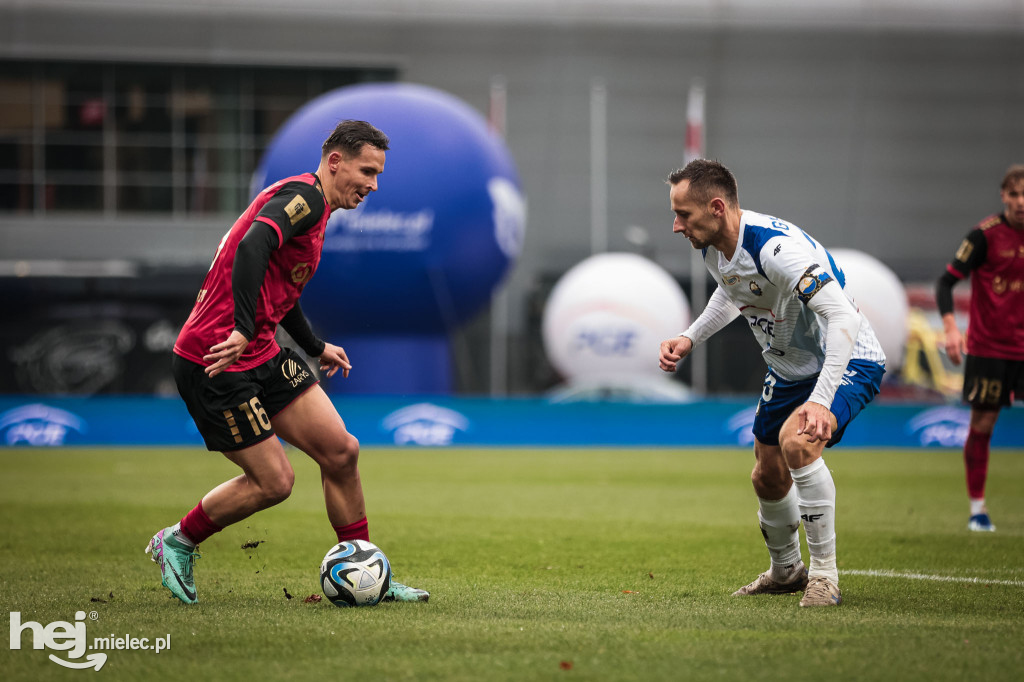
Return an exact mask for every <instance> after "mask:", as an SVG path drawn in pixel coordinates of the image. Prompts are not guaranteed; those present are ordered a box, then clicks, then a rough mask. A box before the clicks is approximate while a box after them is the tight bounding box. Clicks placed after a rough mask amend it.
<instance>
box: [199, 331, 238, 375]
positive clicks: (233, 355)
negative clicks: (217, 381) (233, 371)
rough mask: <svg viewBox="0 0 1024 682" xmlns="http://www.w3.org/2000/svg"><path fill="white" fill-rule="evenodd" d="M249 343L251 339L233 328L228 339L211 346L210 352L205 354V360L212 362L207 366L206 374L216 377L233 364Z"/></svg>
mask: <svg viewBox="0 0 1024 682" xmlns="http://www.w3.org/2000/svg"><path fill="white" fill-rule="evenodd" d="M248 345H249V339H247V338H245V335H244V334H242V332H240V331H238V330H237V329H235V330H233V331H232V332H231V335H230V336H228V338H227V339H225V340H224V341H221V342H220V343H218V344H217V345H216V346H211V347H210V352H209V353H207V354H206V355H204V356H203V362H209V363H211V364H209V365H207V367H206V375H207V376H209V377H215V376H217V375H218V374H220V373H221V372H223V371H224V370H225V369H227V368H228V367H230V366H231V365H233V364H234V362H235V360H237V359H238V358H240V357H242V353H244V352H245V348H246V346H248Z"/></svg>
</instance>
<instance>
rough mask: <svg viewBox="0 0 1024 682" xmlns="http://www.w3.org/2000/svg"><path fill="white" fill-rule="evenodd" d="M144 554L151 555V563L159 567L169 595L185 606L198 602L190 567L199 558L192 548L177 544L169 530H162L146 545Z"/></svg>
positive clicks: (180, 543)
mask: <svg viewBox="0 0 1024 682" xmlns="http://www.w3.org/2000/svg"><path fill="white" fill-rule="evenodd" d="M146 553H147V554H152V559H153V561H154V562H156V563H157V564H158V565H159V566H160V573H161V574H162V576H163V580H162V581H161V582H162V583H163V586H164V587H166V588H167V589H169V590H170V591H171V594H173V595H174V596H175V597H177V598H178V599H180V600H181V601H183V602H185V603H186V604H195V603H196V602H198V601H199V596H198V595H197V594H196V584H195V581H194V580H193V579H192V565H193V564H194V563H195V562H196V559H198V558H199V553H198V552H196V551H195V549H194V548H191V547H189V546H187V545H185V544H184V543H182V542H179V541H178V539H177V538H175V537H174V535H172V534H171V529H170V528H164V529H163V530H162V531H160V532H159V533H157V534H156V535H154V536H153V539H152V540H150V541H149V544H148V545H146Z"/></svg>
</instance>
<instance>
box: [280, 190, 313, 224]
mask: <svg viewBox="0 0 1024 682" xmlns="http://www.w3.org/2000/svg"><path fill="white" fill-rule="evenodd" d="M284 212H285V213H286V214H287V215H288V219H289V220H290V221H291V223H292V225H294V224H295V223H297V222H299V221H300V220H302V219H303V218H305V217H306V216H308V215H309V214H310V213H311V211H310V208H309V204H308V203H307V202H306V200H305V199H303V198H302V197H301V196H297V197H295V198H294V199H292V200H291V201H289V202H288V205H287V206H285V207H284Z"/></svg>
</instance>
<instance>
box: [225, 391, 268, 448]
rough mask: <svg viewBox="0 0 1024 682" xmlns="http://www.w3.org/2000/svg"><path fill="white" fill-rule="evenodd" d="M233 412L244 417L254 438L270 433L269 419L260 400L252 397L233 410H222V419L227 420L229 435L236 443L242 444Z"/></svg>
mask: <svg viewBox="0 0 1024 682" xmlns="http://www.w3.org/2000/svg"><path fill="white" fill-rule="evenodd" d="M235 412H238V413H239V414H240V415H245V417H246V419H247V420H248V422H249V427H251V428H252V432H253V435H254V436H259V435H261V434H263V433H265V432H267V431H270V417H268V416H267V411H266V410H264V409H263V405H261V404H260V399H259V398H258V397H256V396H253V397H252V399H250V400H249V402H246V403H242V404H240V405H239V406H238V407H236V408H235V409H234V410H224V419H225V420H227V423H228V428H230V429H231V435H232V436H233V437H234V439H235V442H236V443H241V442H242V434H241V432H240V431H239V425H238V421H239V420H238V419H236V418H235ZM243 423H244V422H243ZM243 428H244V427H243Z"/></svg>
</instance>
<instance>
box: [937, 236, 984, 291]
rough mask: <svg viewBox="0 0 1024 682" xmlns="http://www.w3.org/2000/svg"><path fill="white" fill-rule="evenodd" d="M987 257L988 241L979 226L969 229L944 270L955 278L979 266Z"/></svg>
mask: <svg viewBox="0 0 1024 682" xmlns="http://www.w3.org/2000/svg"><path fill="white" fill-rule="evenodd" d="M987 257H988V241H987V240H986V239H985V232H984V231H983V230H981V229H980V228H975V229H973V230H971V231H970V232H969V233H968V234H967V236H966V237H964V240H963V241H962V242H960V246H959V247H958V248H957V250H956V254H954V255H953V260H952V261H951V262H950V263H949V265H947V266H946V272H948V273H950V274H951V275H953V276H954V277H956V278H957V279H963V278H964V277H967V275H969V274H971V270H974V269H975V268H977V267H979V266H980V265H981V264H982V263H984V262H985V259H986V258H987Z"/></svg>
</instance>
